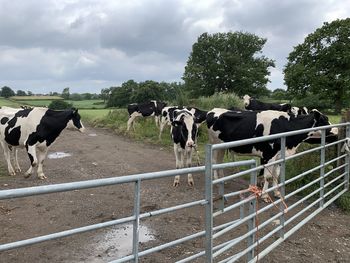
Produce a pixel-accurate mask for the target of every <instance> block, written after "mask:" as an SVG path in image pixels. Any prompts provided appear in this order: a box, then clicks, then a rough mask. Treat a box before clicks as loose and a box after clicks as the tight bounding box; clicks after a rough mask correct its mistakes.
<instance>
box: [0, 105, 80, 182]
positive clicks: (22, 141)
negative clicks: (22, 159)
mask: <svg viewBox="0 0 350 263" xmlns="http://www.w3.org/2000/svg"><path fill="white" fill-rule="evenodd" d="M0 123H1V124H0V138H1V140H2V142H3V143H6V144H7V145H9V146H14V147H25V148H26V150H27V153H28V156H29V159H30V163H31V166H30V168H29V169H28V170H27V172H26V174H25V177H29V176H30V175H31V174H32V170H33V167H35V166H38V169H37V175H38V177H39V178H40V179H45V178H46V176H45V175H44V172H43V162H44V160H45V158H46V154H47V151H48V148H49V147H50V146H51V145H52V144H53V143H54V141H55V140H56V139H57V137H58V136H59V135H60V133H61V132H62V131H63V130H64V129H65V128H73V129H78V130H79V131H80V132H84V126H83V124H82V123H81V121H80V115H79V113H78V110H76V109H72V110H64V111H55V110H51V109H47V108H33V109H23V110H19V111H17V112H16V113H15V115H14V116H12V117H2V118H1V120H0ZM4 152H5V158H6V161H7V163H8V167H9V173H10V174H11V175H14V174H15V171H14V169H13V167H12V165H11V162H10V154H9V148H8V147H4ZM6 152H7V153H6Z"/></svg>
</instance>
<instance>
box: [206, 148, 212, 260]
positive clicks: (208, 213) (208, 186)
mask: <svg viewBox="0 0 350 263" xmlns="http://www.w3.org/2000/svg"><path fill="white" fill-rule="evenodd" d="M212 160H213V149H212V145H210V144H208V145H206V148H205V199H206V201H207V205H206V206H205V257H206V259H205V262H207V263H212V262H213V216H212V215H213V183H212V175H213V169H212Z"/></svg>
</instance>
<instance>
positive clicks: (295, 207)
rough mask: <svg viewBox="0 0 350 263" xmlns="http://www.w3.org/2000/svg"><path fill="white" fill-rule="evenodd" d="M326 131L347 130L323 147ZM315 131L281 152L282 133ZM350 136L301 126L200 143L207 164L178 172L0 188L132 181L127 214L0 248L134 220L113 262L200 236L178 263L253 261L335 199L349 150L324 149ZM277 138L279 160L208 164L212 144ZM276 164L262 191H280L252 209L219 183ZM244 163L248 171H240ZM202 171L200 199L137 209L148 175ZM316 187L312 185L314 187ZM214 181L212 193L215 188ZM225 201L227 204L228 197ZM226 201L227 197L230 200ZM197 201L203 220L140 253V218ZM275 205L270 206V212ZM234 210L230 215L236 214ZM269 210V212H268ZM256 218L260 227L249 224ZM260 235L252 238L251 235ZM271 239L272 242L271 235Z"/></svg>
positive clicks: (252, 179) (253, 177) (345, 181)
mask: <svg viewBox="0 0 350 263" xmlns="http://www.w3.org/2000/svg"><path fill="white" fill-rule="evenodd" d="M329 128H346V138H341V139H338V140H337V141H336V142H333V143H329V144H326V143H325V137H326V132H325V129H329ZM319 130H321V133H320V136H321V145H320V146H318V147H314V148H312V149H309V150H305V151H304V152H300V153H297V154H295V155H292V156H286V155H285V147H286V145H285V144H286V138H287V137H288V136H293V135H298V134H302V133H307V132H313V131H319ZM349 138H350V123H345V124H337V125H331V126H324V127H317V128H311V129H306V130H298V131H293V132H287V133H281V134H274V135H270V136H264V137H257V138H252V139H247V140H241V141H234V142H229V143H221V144H216V145H207V146H206V163H205V166H199V167H191V168H184V169H177V170H168V171H160V172H152V173H144V174H136V175H128V176H123V177H114V178H106V179H98V180H88V181H80V182H72V183H63V184H54V185H46V186H36V187H28V188H20V189H10V190H1V191H0V200H5V199H13V198H24V197H29V196H34V195H44V194H51V193H59V192H66V191H74V190H81V189H89V188H97V187H104V186H111V185H118V184H130V183H132V184H134V209H133V214H132V215H131V216H128V217H124V218H119V219H116V220H111V221H107V222H104V223H98V224H93V225H87V226H83V227H79V228H74V229H70V230H66V231H62V232H57V233H53V234H49V235H44V236H38V237H33V238H30V239H26V240H19V241H15V242H11V243H7V244H1V245H0V251H5V250H10V249H15V248H20V247H23V246H28V245H32V244H36V243H40V242H45V241H48V240H53V239H58V238H62V237H67V236H71V235H75V234H79V233H83V232H87V231H92V230H97V229H101V228H105V227H109V226H115V225H120V224H125V223H133V242H132V254H130V255H128V256H125V257H122V258H119V259H116V260H114V261H111V262H114V263H117V262H118V263H119V262H127V261H134V262H138V260H139V258H140V257H143V256H145V255H149V254H152V253H156V252H158V251H161V250H163V249H166V248H170V247H173V246H176V245H179V244H182V243H184V242H188V241H190V240H194V239H198V238H204V239H205V242H204V247H203V251H201V252H199V253H193V254H192V255H190V256H188V257H186V258H183V259H181V260H180V261H178V262H190V261H193V260H195V259H198V258H203V260H205V261H206V262H213V261H215V262H235V261H237V260H239V259H241V258H242V257H246V260H247V261H249V262H256V261H257V260H258V258H262V257H264V256H265V255H267V254H268V253H269V252H271V251H272V250H273V249H274V248H275V247H277V246H278V245H279V244H280V243H282V242H283V241H284V240H285V239H286V238H288V237H289V236H290V235H292V234H293V233H294V232H295V231H297V230H298V229H299V228H300V227H302V226H303V225H304V224H305V223H307V222H308V221H309V220H310V219H311V218H313V217H314V216H315V215H317V214H318V213H319V212H321V211H322V210H323V209H324V208H326V207H327V206H329V205H330V204H331V203H332V202H334V200H336V199H337V198H339V197H340V196H341V195H342V194H343V193H344V192H346V191H347V190H348V188H349V153H341V154H339V155H338V156H336V157H334V158H332V159H331V160H327V159H326V150H327V149H329V148H330V147H332V146H336V145H342V144H344V143H348V139H349ZM276 139H280V140H281V156H280V158H279V159H278V160H276V161H275V162H273V163H270V164H268V165H258V164H257V162H256V160H255V159H251V160H245V161H238V162H228V163H222V164H213V163H212V155H213V151H215V150H219V149H229V148H232V147H237V146H241V145H247V144H252V143H257V142H263V141H269V140H276ZM317 152H319V153H320V163H319V164H318V165H316V166H315V167H313V168H311V169H309V170H307V171H304V172H302V173H300V174H298V175H294V176H293V177H291V178H286V176H285V175H286V163H287V162H288V161H291V160H293V159H296V158H298V157H300V156H303V155H305V154H311V153H317ZM334 163H336V165H335V167H332V169H328V166H329V165H331V164H333V166H334ZM271 165H278V166H279V167H280V182H279V184H278V185H277V186H274V187H271V188H269V189H268V190H267V191H266V192H268V193H270V192H271V191H273V190H276V189H279V190H280V192H281V195H282V199H277V200H275V201H274V203H271V204H267V205H262V206H261V207H259V208H258V203H257V199H256V198H255V196H253V195H250V196H245V197H243V194H244V193H246V189H239V190H236V191H232V190H231V191H230V190H227V189H225V182H227V181H229V180H232V179H236V178H242V177H243V178H245V179H247V176H249V183H250V184H251V185H256V184H257V172H258V171H260V170H262V169H265V168H266V167H267V166H271ZM243 166H244V170H243V171H240V172H236V173H234V174H231V175H228V176H226V177H224V178H220V179H216V180H213V179H212V175H213V171H214V170H218V169H228V168H233V167H240V168H242V167H243ZM247 167H248V168H247ZM203 172H204V173H205V193H204V196H203V198H202V199H199V200H192V201H191V202H187V203H182V204H178V205H175V206H172V207H167V208H162V209H158V210H154V211H149V212H144V213H141V212H140V206H141V204H140V203H141V198H140V192H141V188H142V182H144V181H146V180H151V179H159V178H164V177H172V176H176V175H183V174H187V173H203ZM315 173H316V174H318V176H317V177H316V178H315V179H313V180H311V181H310V182H309V183H307V184H305V185H303V186H301V187H299V188H297V189H293V190H290V189H289V188H288V187H289V186H290V185H291V184H292V183H294V182H296V181H297V180H299V179H301V178H305V177H307V176H310V175H314V174H315ZM315 185H318V186H317V188H315ZM214 186H217V188H218V193H217V192H216V191H214ZM304 190H308V191H309V192H310V191H311V192H310V193H307V194H306V195H305V196H303V197H301V198H297V194H299V193H300V192H302V191H304ZM214 194H215V195H217V196H218V200H219V202H218V205H217V206H218V207H216V206H215V209H214V199H213V197H214ZM228 200H230V201H228ZM231 200H233V201H231ZM282 200H285V202H287V203H288V205H289V206H288V213H286V212H285V210H284V207H283V204H282ZM195 206H201V207H205V225H204V227H203V230H202V231H199V232H197V233H193V234H191V235H188V236H185V237H182V238H179V239H177V240H173V241H170V242H168V243H165V244H161V245H158V246H155V247H152V248H149V249H147V250H143V251H140V250H139V228H140V221H141V220H143V219H145V218H148V217H151V216H159V215H162V214H165V213H172V212H175V211H178V210H182V209H186V208H190V207H195ZM276 207H277V209H276ZM235 211H237V212H235ZM272 211H274V212H275V214H273V215H271V213H272ZM227 213H235V214H236V215H237V216H236V217H235V218H234V219H233V220H232V219H231V221H229V222H226V223H223V224H218V225H216V224H215V223H216V218H218V217H221V216H223V215H225V214H227ZM258 221H259V225H257V224H256V223H257V222H258ZM243 225H245V226H247V231H246V232H242V229H243V228H239V227H240V226H243ZM257 233H259V237H258V236H257ZM274 236H275V237H277V240H276V239H273V238H272V237H274Z"/></svg>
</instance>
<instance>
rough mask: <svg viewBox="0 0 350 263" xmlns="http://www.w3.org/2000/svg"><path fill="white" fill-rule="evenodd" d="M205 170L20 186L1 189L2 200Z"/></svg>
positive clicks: (168, 171)
mask: <svg viewBox="0 0 350 263" xmlns="http://www.w3.org/2000/svg"><path fill="white" fill-rule="evenodd" d="M204 170H205V167H204V166H199V167H190V168H183V169H177V170H167V171H161V172H152V173H143V174H135V175H126V176H118V177H111V178H103V179H95V180H87V181H79V182H72V183H63V184H52V185H42V186H34V187H26V188H19V189H9V190H1V191H0V200H3V199H10V198H19V197H26V196H33V195H42V194H49V193H58V192H66V191H72V190H80V189H88V188H95V187H102V186H109V185H116V184H124V183H130V182H136V181H138V180H151V179H157V178H163V177H170V176H175V175H178V174H187V173H200V172H203V171H204Z"/></svg>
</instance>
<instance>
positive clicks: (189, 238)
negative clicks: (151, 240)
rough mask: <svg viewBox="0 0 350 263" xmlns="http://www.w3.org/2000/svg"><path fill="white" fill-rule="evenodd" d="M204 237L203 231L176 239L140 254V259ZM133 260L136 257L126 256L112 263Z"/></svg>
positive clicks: (111, 262)
mask: <svg viewBox="0 0 350 263" xmlns="http://www.w3.org/2000/svg"><path fill="white" fill-rule="evenodd" d="M204 235H205V231H201V232H198V233H195V234H192V235H189V236H186V237H183V238H179V239H176V240H174V241H171V242H168V243H165V244H162V245H159V246H156V247H152V248H150V249H147V250H144V251H141V252H139V257H143V256H146V255H149V254H152V253H155V252H158V251H161V250H163V249H166V248H169V247H173V246H176V245H179V244H181V243H184V242H187V241H190V240H192V239H195V238H199V237H202V236H204ZM133 258H134V255H129V256H126V257H123V258H120V259H117V260H113V261H110V263H121V262H127V261H130V260H132V259H133Z"/></svg>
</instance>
